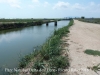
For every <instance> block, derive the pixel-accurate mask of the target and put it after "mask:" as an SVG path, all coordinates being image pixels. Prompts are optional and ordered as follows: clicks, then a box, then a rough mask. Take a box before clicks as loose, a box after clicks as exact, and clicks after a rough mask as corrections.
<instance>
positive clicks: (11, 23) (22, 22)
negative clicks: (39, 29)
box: [0, 19, 60, 30]
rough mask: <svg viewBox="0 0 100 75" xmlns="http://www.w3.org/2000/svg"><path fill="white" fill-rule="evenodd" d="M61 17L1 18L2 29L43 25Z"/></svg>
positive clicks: (0, 26)
mask: <svg viewBox="0 0 100 75" xmlns="http://www.w3.org/2000/svg"><path fill="white" fill-rule="evenodd" d="M55 20H56V21H58V20H60V19H0V30H5V29H13V28H22V27H27V26H35V25H42V24H43V23H46V22H48V23H49V22H54V21H55Z"/></svg>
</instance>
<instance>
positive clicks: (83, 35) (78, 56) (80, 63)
mask: <svg viewBox="0 0 100 75" xmlns="http://www.w3.org/2000/svg"><path fill="white" fill-rule="evenodd" d="M68 39H69V40H68V43H69V44H70V45H69V48H68V49H69V58H70V64H71V65H70V70H71V71H69V72H68V74H67V75H100V71H98V74H97V73H96V72H94V71H92V70H89V71H88V70H87V67H93V66H94V65H97V64H99V63H100V56H92V55H87V54H85V53H84V51H85V50H86V49H93V50H99V51H100V24H92V23H85V22H81V21H78V20H74V25H73V26H72V27H71V28H70V33H69V37H68Z"/></svg>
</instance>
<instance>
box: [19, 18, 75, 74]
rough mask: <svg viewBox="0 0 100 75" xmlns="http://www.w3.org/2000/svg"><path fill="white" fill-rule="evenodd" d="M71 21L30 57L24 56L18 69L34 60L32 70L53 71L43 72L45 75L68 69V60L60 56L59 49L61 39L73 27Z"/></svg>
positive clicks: (55, 32)
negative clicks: (49, 70) (45, 69)
mask: <svg viewBox="0 0 100 75" xmlns="http://www.w3.org/2000/svg"><path fill="white" fill-rule="evenodd" d="M73 22H74V21H73V20H71V21H70V23H69V24H68V26H65V27H63V28H60V29H58V30H55V31H54V34H52V36H51V37H50V38H49V39H48V40H47V41H46V42H45V43H44V44H43V45H42V46H41V47H40V48H39V49H37V50H35V51H34V52H33V54H31V55H27V56H25V58H23V59H21V61H20V64H19V66H20V68H24V67H26V66H27V64H28V63H29V62H30V61H31V59H34V58H35V59H36V60H34V63H33V66H32V68H33V69H37V70H40V69H44V68H49V69H55V70H56V71H55V72H53V71H51V72H45V75H58V69H59V68H61V69H64V68H68V67H69V65H70V64H69V59H68V57H65V56H62V54H61V52H62V48H61V46H60V45H61V38H62V37H63V36H64V35H66V34H68V33H69V32H70V31H69V28H70V26H72V25H73ZM41 73H42V72H32V74H33V75H40V74H41ZM41 75H42V74H41Z"/></svg>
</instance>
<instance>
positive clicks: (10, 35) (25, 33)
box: [0, 21, 69, 75]
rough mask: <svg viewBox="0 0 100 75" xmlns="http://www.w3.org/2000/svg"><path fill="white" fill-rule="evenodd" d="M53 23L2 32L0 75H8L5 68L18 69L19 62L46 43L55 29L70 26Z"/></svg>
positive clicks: (61, 22) (65, 23) (0, 34)
mask: <svg viewBox="0 0 100 75" xmlns="http://www.w3.org/2000/svg"><path fill="white" fill-rule="evenodd" d="M57 23H58V25H57V26H55V25H54V23H53V22H51V23H49V25H48V26H46V24H43V25H41V26H30V27H25V28H21V29H11V30H6V31H0V75H6V72H5V68H16V67H18V63H19V60H20V59H21V58H22V57H24V56H25V55H27V54H30V53H31V52H33V50H34V47H36V46H39V45H42V44H43V43H45V41H46V40H47V38H48V37H50V35H51V34H52V33H53V31H54V30H55V29H58V28H61V27H63V26H66V25H68V23H69V21H58V22H57Z"/></svg>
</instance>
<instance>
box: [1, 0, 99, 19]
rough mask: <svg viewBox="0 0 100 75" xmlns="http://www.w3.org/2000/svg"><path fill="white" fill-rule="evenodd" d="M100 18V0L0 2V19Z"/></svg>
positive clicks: (19, 0)
mask: <svg viewBox="0 0 100 75" xmlns="http://www.w3.org/2000/svg"><path fill="white" fill-rule="evenodd" d="M81 16H85V17H100V0H0V18H64V17H81Z"/></svg>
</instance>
